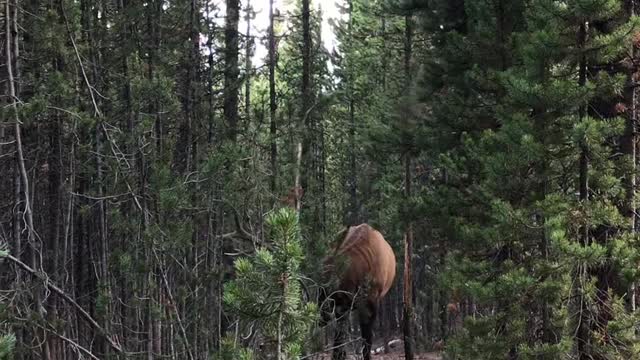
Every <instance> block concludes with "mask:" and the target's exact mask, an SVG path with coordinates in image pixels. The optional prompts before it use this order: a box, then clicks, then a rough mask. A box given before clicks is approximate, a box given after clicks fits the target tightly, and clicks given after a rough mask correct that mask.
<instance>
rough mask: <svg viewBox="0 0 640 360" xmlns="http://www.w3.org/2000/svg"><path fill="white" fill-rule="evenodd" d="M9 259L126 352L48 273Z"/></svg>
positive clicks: (113, 347) (14, 259)
mask: <svg viewBox="0 0 640 360" xmlns="http://www.w3.org/2000/svg"><path fill="white" fill-rule="evenodd" d="M6 258H7V259H9V260H11V261H12V262H13V263H14V264H16V265H18V266H19V267H20V268H21V269H22V270H24V271H26V272H28V273H29V274H31V275H32V276H33V277H35V278H36V279H38V280H40V281H42V282H43V283H44V286H45V287H46V288H47V289H48V290H50V291H52V292H54V293H56V294H58V295H59V296H60V297H61V298H62V299H63V300H64V301H66V302H67V303H68V304H69V305H71V306H72V307H74V308H75V309H76V310H77V311H78V313H79V314H80V315H81V316H82V317H83V318H84V319H85V320H86V321H87V322H88V323H89V324H90V325H91V326H92V327H93V328H94V329H96V330H97V331H98V332H99V333H100V335H102V336H103V337H104V338H105V339H106V340H107V342H108V343H109V345H110V346H111V348H112V349H113V350H115V351H116V352H118V353H120V354H124V351H123V350H122V348H121V347H120V345H119V344H118V343H116V342H115V341H114V340H113V338H112V337H111V335H110V334H109V333H108V332H107V330H105V329H104V328H103V327H102V326H100V324H98V322H97V321H96V320H95V319H93V318H92V317H91V315H89V313H88V312H86V311H85V310H84V309H83V308H82V306H80V305H79V304H78V303H77V302H76V301H75V300H73V298H71V296H70V295H69V294H67V293H66V292H65V291H64V290H62V289H61V288H59V287H58V286H56V285H55V284H54V283H52V282H51V280H49V277H47V276H46V275H44V273H42V272H38V271H36V270H34V269H32V268H31V267H30V266H29V265H27V264H25V263H23V262H22V261H20V260H19V259H17V258H15V257H13V256H12V255H7V256H6Z"/></svg>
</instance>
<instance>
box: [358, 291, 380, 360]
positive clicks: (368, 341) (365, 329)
mask: <svg viewBox="0 0 640 360" xmlns="http://www.w3.org/2000/svg"><path fill="white" fill-rule="evenodd" d="M377 312H378V306H377V304H376V303H375V302H373V301H367V302H366V304H365V305H364V306H363V307H362V308H361V309H360V314H359V318H360V331H361V332H362V338H363V339H364V347H363V348H362V358H363V359H364V360H370V359H371V345H372V343H373V341H372V340H373V324H374V322H375V320H376V314H377Z"/></svg>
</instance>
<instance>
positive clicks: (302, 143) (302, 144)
mask: <svg viewBox="0 0 640 360" xmlns="http://www.w3.org/2000/svg"><path fill="white" fill-rule="evenodd" d="M309 2H310V0H302V107H301V108H300V119H299V120H298V126H297V128H298V131H297V134H296V137H297V139H298V140H297V145H296V170H295V171H296V173H295V180H294V183H295V190H296V192H297V194H298V195H297V196H296V197H295V208H296V211H298V213H300V210H301V208H302V204H301V194H302V192H300V191H299V190H304V189H303V186H305V185H306V183H307V179H306V174H305V172H306V171H305V168H306V167H307V164H306V163H303V160H306V156H305V155H307V152H308V148H309V145H310V144H309V140H310V135H309V134H308V130H309V127H308V126H307V125H308V123H309V121H310V120H309V119H310V118H311V114H310V112H311V109H310V106H311V25H310V12H311V11H310V6H309ZM305 191H306V190H305Z"/></svg>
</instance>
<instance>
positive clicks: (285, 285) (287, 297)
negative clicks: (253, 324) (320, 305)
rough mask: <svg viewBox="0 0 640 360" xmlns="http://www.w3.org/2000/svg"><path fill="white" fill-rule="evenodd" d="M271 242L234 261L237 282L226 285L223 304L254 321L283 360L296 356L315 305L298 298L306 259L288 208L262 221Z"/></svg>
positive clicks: (296, 224)
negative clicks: (277, 347)
mask: <svg viewBox="0 0 640 360" xmlns="http://www.w3.org/2000/svg"><path fill="white" fill-rule="evenodd" d="M267 225H268V226H269V234H270V239H271V243H270V246H269V247H268V248H267V247H265V248H262V249H259V250H258V251H257V252H256V254H255V255H254V256H253V257H252V258H240V259H238V260H236V261H235V264H234V266H235V270H236V279H235V280H233V281H231V282H229V283H227V284H225V291H224V302H225V304H226V305H227V306H228V307H229V308H230V309H232V310H233V312H234V313H236V314H238V315H239V316H240V317H241V318H242V319H244V320H258V323H257V324H258V327H259V329H260V331H261V333H262V334H263V335H264V336H265V337H266V339H267V340H268V342H270V343H275V342H278V341H280V342H281V345H282V347H283V351H284V353H285V354H286V355H287V357H288V358H292V357H295V356H297V355H299V354H300V353H301V351H302V344H303V342H304V341H305V340H306V339H305V337H306V335H307V333H308V330H309V328H310V326H311V324H312V323H313V322H314V320H315V318H316V317H317V309H316V305H315V304H313V303H307V302H305V301H303V299H302V289H301V282H302V281H303V275H302V273H301V272H300V267H301V264H302V262H303V261H304V259H305V256H304V254H303V252H302V246H301V242H300V241H301V240H300V227H299V223H298V215H297V213H296V212H295V211H294V210H293V209H291V208H288V207H287V208H281V209H278V210H274V211H273V212H272V213H270V214H269V215H268V216H267Z"/></svg>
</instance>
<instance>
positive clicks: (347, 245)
mask: <svg viewBox="0 0 640 360" xmlns="http://www.w3.org/2000/svg"><path fill="white" fill-rule="evenodd" d="M337 240H338V241H337V243H336V244H335V246H333V248H332V249H331V251H330V254H329V256H328V257H327V258H326V259H325V262H324V276H325V279H327V278H328V279H329V286H328V287H323V288H321V289H320V293H319V298H318V302H319V306H320V311H321V320H320V326H321V327H324V326H325V325H326V324H327V322H328V321H329V320H330V319H331V316H332V315H335V317H336V319H337V320H338V329H337V330H336V334H335V338H334V351H333V359H334V360H343V359H344V358H345V357H346V352H345V350H344V346H343V344H344V340H345V339H344V335H345V330H344V325H345V320H346V318H347V317H348V314H349V313H350V311H351V310H352V309H356V310H357V312H358V318H359V321H360V330H361V332H362V338H363V339H364V347H363V349H362V356H363V358H364V359H365V360H369V359H370V358H371V345H372V338H373V324H374V321H375V319H376V315H377V312H378V306H379V304H380V302H381V300H382V298H383V297H384V296H385V295H386V294H387V292H388V291H389V289H390V288H391V285H392V284H393V280H394V278H395V275H396V258H395V255H394V253H393V250H392V249H391V246H390V245H389V244H388V243H387V241H386V240H385V239H384V237H382V234H380V232H378V231H377V230H375V229H374V228H372V227H371V226H369V225H368V224H360V225H358V226H351V227H348V228H346V229H345V230H343V231H342V232H340V234H339V235H338V239H337Z"/></svg>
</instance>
